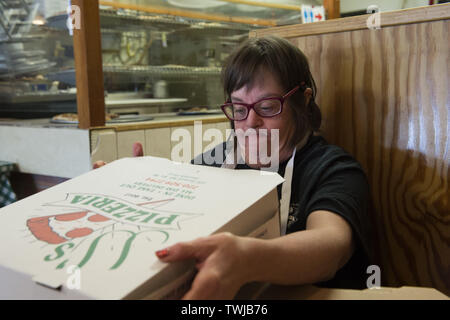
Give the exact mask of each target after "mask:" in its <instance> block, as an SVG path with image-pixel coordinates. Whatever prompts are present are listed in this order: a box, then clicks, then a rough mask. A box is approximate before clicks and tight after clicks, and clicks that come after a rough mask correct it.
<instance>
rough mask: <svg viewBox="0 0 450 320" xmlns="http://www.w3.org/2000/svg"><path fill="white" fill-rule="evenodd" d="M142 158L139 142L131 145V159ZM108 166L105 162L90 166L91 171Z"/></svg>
mask: <svg viewBox="0 0 450 320" xmlns="http://www.w3.org/2000/svg"><path fill="white" fill-rule="evenodd" d="M143 156H144V148H143V147H142V144H141V143H140V142H135V143H133V157H143ZM106 164H108V163H107V162H106V161H103V160H98V161H95V162H94V164H93V165H92V169H98V168H101V167H103V166H104V165H106Z"/></svg>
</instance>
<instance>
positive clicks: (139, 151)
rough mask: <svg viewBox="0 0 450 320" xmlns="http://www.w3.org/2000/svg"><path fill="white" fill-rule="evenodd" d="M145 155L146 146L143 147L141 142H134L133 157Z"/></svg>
mask: <svg viewBox="0 0 450 320" xmlns="http://www.w3.org/2000/svg"><path fill="white" fill-rule="evenodd" d="M143 156H144V148H142V144H141V143H140V142H135V143H133V157H143Z"/></svg>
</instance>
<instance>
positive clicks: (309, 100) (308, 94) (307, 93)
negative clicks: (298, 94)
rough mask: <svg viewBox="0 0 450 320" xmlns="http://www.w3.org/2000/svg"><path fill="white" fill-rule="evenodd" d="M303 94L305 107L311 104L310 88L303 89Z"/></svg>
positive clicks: (311, 92)
mask: <svg viewBox="0 0 450 320" xmlns="http://www.w3.org/2000/svg"><path fill="white" fill-rule="evenodd" d="M303 94H304V95H305V98H306V105H307V106H308V105H309V103H310V102H311V98H312V94H313V91H312V89H311V88H306V89H305V92H304V93H303Z"/></svg>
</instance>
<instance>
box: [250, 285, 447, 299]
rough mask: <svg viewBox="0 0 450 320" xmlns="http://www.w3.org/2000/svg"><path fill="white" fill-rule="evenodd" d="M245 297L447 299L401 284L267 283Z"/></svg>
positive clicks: (433, 290) (424, 289)
mask: <svg viewBox="0 0 450 320" xmlns="http://www.w3.org/2000/svg"><path fill="white" fill-rule="evenodd" d="M242 298H246V299H264V300H280V299H282V300H449V299H450V298H449V297H447V296H446V295H445V294H443V293H442V292H439V291H438V290H436V289H434V288H425V287H410V286H403V287H399V288H393V287H380V288H371V289H363V290H354V289H335V288H320V287H317V286H314V285H304V286H281V285H267V286H265V287H264V288H263V289H262V290H261V289H260V290H259V291H253V292H251V293H247V295H246V296H245V297H242Z"/></svg>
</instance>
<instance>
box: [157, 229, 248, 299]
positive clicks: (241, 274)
mask: <svg viewBox="0 0 450 320" xmlns="http://www.w3.org/2000/svg"><path fill="white" fill-rule="evenodd" d="M250 241H251V240H250V239H249V238H243V237H237V236H235V235H232V234H231V233H219V234H216V235H212V236H209V237H205V238H198V239H196V240H193V241H190V242H180V243H177V244H175V245H173V246H171V247H169V248H167V249H163V250H160V251H157V252H156V256H157V257H158V258H159V259H160V260H161V261H163V262H175V261H179V260H186V259H195V260H196V262H197V263H196V267H197V270H198V273H197V275H196V277H195V279H194V281H193V283H192V286H191V289H190V290H189V291H188V292H187V293H186V295H185V296H184V297H183V299H187V300H191V299H202V300H203V299H233V298H234V296H235V295H236V293H237V292H238V290H239V289H240V288H241V286H242V285H244V284H245V283H246V282H248V281H249V274H248V273H249V269H250V267H251V266H249V265H248V263H247V259H246V257H247V256H248V255H247V254H248V253H249V250H250Z"/></svg>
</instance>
